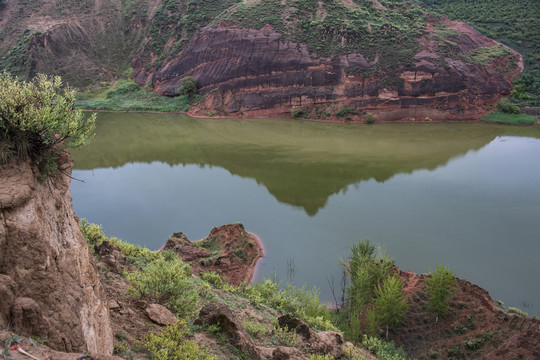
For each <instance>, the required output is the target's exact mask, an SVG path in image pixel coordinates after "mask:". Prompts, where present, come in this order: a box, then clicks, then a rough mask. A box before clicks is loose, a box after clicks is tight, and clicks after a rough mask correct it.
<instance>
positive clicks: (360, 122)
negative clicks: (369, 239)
mask: <svg viewBox="0 0 540 360" xmlns="http://www.w3.org/2000/svg"><path fill="white" fill-rule="evenodd" d="M80 110H82V111H83V112H96V113H107V112H109V113H141V114H175V115H187V116H189V117H192V118H194V119H208V120H211V119H242V120H250V119H268V120H272V119H285V120H297V121H309V122H316V123H328V124H351V125H376V124H393V123H396V124H442V123H485V124H496V125H518V126H531V125H540V117H538V116H537V121H536V122H534V123H532V124H509V123H508V124H506V123H492V122H488V121H482V120H481V119H463V120H429V121H426V120H410V119H400V120H378V121H376V122H375V123H373V124H366V123H365V122H364V121H363V120H353V121H346V120H338V119H315V118H295V117H292V116H289V115H285V114H282V115H280V114H274V115H265V116H260V115H252V116H232V115H230V116H229V115H213V116H208V115H199V114H193V113H190V112H186V111H158V110H92V109H80ZM532 116H534V115H532Z"/></svg>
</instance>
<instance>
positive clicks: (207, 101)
mask: <svg viewBox="0 0 540 360" xmlns="http://www.w3.org/2000/svg"><path fill="white" fill-rule="evenodd" d="M448 27H449V29H452V30H454V31H456V33H457V34H458V35H456V36H453V37H451V38H450V40H451V42H452V43H453V44H455V45H453V46H452V47H451V49H450V50H451V51H450V53H449V51H448V47H442V46H440V40H433V39H434V38H436V37H432V36H430V34H431V33H430V31H431V30H430V25H429V24H428V27H427V28H426V31H425V34H424V36H423V37H421V38H419V39H418V51H417V53H416V55H415V56H414V58H413V59H411V61H410V64H409V65H405V64H403V65H400V66H399V67H398V68H395V69H391V70H385V71H380V70H377V69H379V67H377V64H378V63H379V62H380V61H381V58H380V57H379V56H376V57H375V58H373V59H367V58H365V57H364V56H363V55H362V54H349V55H343V56H340V57H335V58H334V59H326V58H319V57H316V56H315V54H310V52H309V51H308V49H307V48H306V46H305V45H304V44H299V43H294V42H290V41H285V40H284V39H283V37H282V36H281V34H280V33H278V32H276V31H274V30H272V28H270V27H269V26H266V27H263V28H262V29H261V30H254V29H246V28H235V27H231V26H229V25H222V26H220V27H217V28H212V27H205V28H203V29H201V30H200V31H199V32H198V33H197V34H196V35H195V36H194V37H193V38H192V40H191V41H190V42H189V44H188V45H187V47H186V48H185V49H184V50H183V51H182V52H181V53H180V54H179V55H178V56H176V57H174V58H172V59H169V60H168V61H167V62H166V63H165V65H164V66H163V67H162V68H161V69H159V70H158V71H156V72H155V73H147V72H146V71H145V69H144V64H142V62H141V61H140V60H139V59H137V58H135V59H134V60H133V62H132V65H133V67H134V68H135V70H136V71H135V80H136V81H137V82H138V83H139V84H146V83H148V82H152V84H153V87H154V90H155V91H156V92H158V93H159V94H162V95H168V96H174V95H177V94H178V93H179V89H180V86H181V79H182V78H184V77H186V76H191V77H193V78H195V79H197V86H198V87H199V92H200V94H202V95H205V96H204V98H203V99H202V100H201V101H200V102H198V103H197V104H195V106H194V112H199V113H204V112H209V111H212V112H216V111H217V112H220V113H223V114H229V115H233V116H234V115H241V114H247V115H279V114H287V113H289V111H290V109H293V108H314V107H315V106H317V105H323V106H334V107H335V108H337V109H339V108H344V107H351V108H356V109H358V110H367V111H371V112H373V113H375V114H377V119H380V120H399V119H403V118H409V117H415V118H417V119H419V118H422V119H424V117H429V118H431V119H434V120H439V119H441V120H442V119H449V120H452V119H476V118H478V117H479V116H481V115H484V114H485V113H486V112H487V110H486V109H489V107H491V106H492V105H493V104H495V103H496V102H497V101H498V100H499V99H500V98H501V97H502V96H504V95H508V94H509V92H510V91H511V88H512V84H511V80H512V78H513V77H514V76H516V75H517V74H519V72H520V71H521V70H522V65H521V64H522V57H521V55H520V54H518V53H517V52H515V51H513V50H511V49H508V48H507V49H506V52H505V53H504V54H503V55H500V56H498V57H494V58H489V59H488V61H484V62H483V63H480V62H478V61H472V60H471V54H474V50H475V49H478V48H490V47H497V46H499V45H500V44H499V43H497V42H496V41H494V40H491V39H489V38H487V37H485V36H483V35H481V34H480V33H479V32H477V31H476V30H474V29H472V28H471V27H470V26H468V25H466V24H463V23H452V22H449V24H448ZM428 39H429V40H428ZM441 49H445V50H444V51H443V50H441Z"/></svg>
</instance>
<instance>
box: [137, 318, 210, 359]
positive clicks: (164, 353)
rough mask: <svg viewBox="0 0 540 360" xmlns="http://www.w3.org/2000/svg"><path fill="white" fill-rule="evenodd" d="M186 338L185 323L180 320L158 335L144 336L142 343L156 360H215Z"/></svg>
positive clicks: (203, 349)
mask: <svg viewBox="0 0 540 360" xmlns="http://www.w3.org/2000/svg"><path fill="white" fill-rule="evenodd" d="M187 336H188V331H187V329H186V323H185V321H183V320H182V321H179V322H178V323H176V324H175V325H169V326H167V327H165V329H164V330H163V332H162V333H161V334H160V335H155V334H152V333H150V334H148V335H146V336H145V337H144V339H143V341H142V342H143V345H144V347H145V348H146V349H147V350H148V351H149V352H150V354H151V356H152V358H153V359H157V360H217V357H215V356H214V355H212V354H210V353H209V352H208V350H206V349H205V348H203V347H201V346H200V345H199V344H197V343H196V342H195V341H193V340H189V339H187Z"/></svg>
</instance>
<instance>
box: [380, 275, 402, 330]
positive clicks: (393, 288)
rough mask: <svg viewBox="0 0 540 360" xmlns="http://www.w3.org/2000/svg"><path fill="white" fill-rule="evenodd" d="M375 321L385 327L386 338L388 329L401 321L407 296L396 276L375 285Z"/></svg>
mask: <svg viewBox="0 0 540 360" xmlns="http://www.w3.org/2000/svg"><path fill="white" fill-rule="evenodd" d="M373 303H374V309H375V314H376V315H377V317H376V321H377V323H380V324H381V325H383V326H386V338H388V328H389V327H391V328H393V327H394V326H395V325H397V324H398V323H400V322H401V321H403V317H404V313H405V310H407V308H408V305H407V296H406V295H404V294H403V282H402V281H401V279H400V278H399V277H398V276H392V277H387V278H385V279H384V280H383V282H382V284H380V283H379V284H377V288H376V290H375V299H374V301H373Z"/></svg>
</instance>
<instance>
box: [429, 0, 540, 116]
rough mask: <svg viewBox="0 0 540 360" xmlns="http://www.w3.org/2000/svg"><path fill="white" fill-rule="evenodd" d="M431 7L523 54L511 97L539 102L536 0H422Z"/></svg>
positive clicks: (539, 47) (539, 19)
mask: <svg viewBox="0 0 540 360" xmlns="http://www.w3.org/2000/svg"><path fill="white" fill-rule="evenodd" d="M422 1H423V2H424V3H426V4H427V5H428V6H429V8H430V9H431V10H433V11H437V12H440V13H442V14H444V15H445V16H447V17H449V18H450V19H452V20H457V21H465V22H467V23H469V24H471V25H473V26H474V27H475V28H477V29H478V30H480V31H481V32H482V33H483V34H485V35H487V36H489V37H491V38H494V39H496V40H499V41H501V42H503V43H505V44H507V45H509V46H511V47H513V48H515V49H516V50H518V51H520V52H521V53H523V54H524V55H525V59H526V69H525V72H524V73H523V75H522V77H521V79H518V80H516V82H515V85H516V89H515V90H514V91H513V92H512V101H513V102H516V103H518V104H523V105H533V106H540V6H539V4H538V0H476V1H470V0H422Z"/></svg>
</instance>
